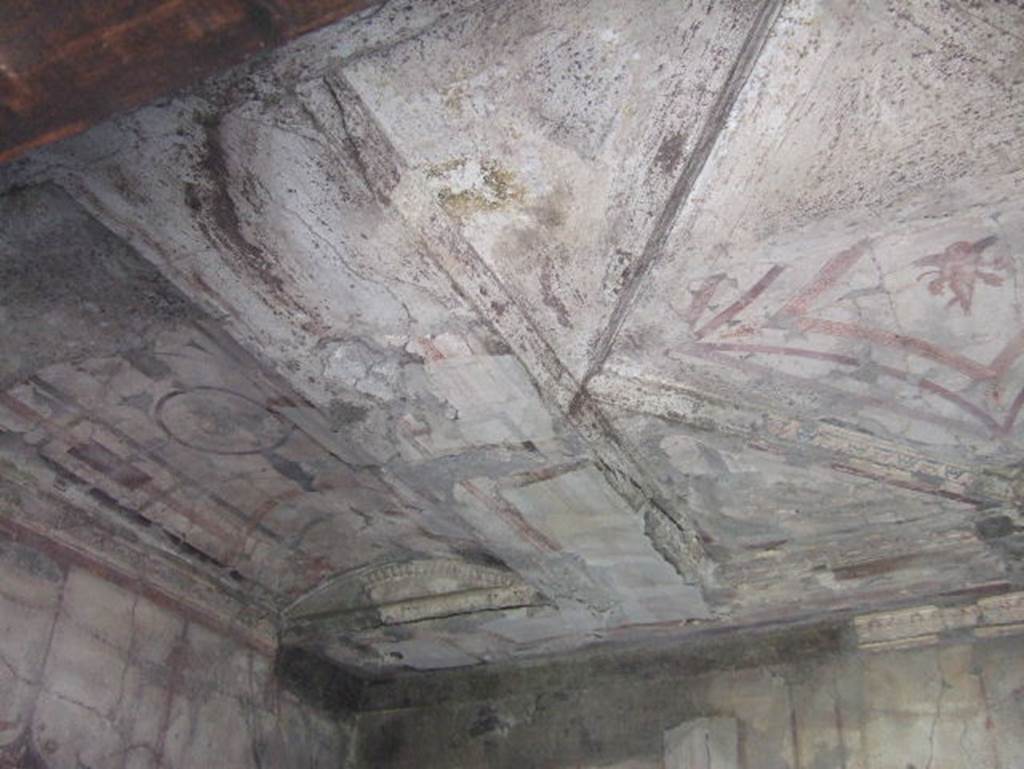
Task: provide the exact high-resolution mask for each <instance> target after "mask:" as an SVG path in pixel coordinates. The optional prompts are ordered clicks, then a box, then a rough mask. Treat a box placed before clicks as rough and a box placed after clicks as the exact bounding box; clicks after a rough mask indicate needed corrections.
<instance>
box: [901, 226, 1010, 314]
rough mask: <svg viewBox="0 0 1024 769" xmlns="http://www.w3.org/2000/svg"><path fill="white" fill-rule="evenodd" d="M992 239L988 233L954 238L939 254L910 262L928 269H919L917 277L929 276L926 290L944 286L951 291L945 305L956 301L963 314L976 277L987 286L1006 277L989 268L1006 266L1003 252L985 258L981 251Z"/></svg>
mask: <svg viewBox="0 0 1024 769" xmlns="http://www.w3.org/2000/svg"><path fill="white" fill-rule="evenodd" d="M995 242H996V237H995V235H989V236H988V237H987V238H982V239H981V240H976V241H974V242H973V243H971V242H969V241H966V240H958V241H957V242H956V243H953V244H951V245H949V246H947V247H946V249H945V250H944V251H943V252H942V253H940V254H929V255H928V256H923V257H921V258H920V259H917V260H915V261H914V264H915V265H917V266H918V267H931V268H932V269H930V270H926V271H925V272H923V273H921V274H920V275H919V276H918V277H917V279H918V280H921V279H922V278H926V277H931V280H929V282H928V291H929V292H930V293H931V294H933V295H935V296H939V295H941V294H943V293H944V292H945V291H946V289H947V288H948V289H949V290H950V291H952V293H953V298H952V299H950V300H949V302H948V303H947V305H946V306H947V307H952V306H953V305H954V304H959V305H960V308H961V309H962V310H963V312H964V315H969V314H970V312H971V303H972V301H973V300H974V284H975V282H976V281H977V280H979V279H980V280H982V281H983V282H984V283H986V284H988V285H990V286H1001V285H1002V284H1003V282H1004V281H1005V280H1006V278H1005V276H1003V275H999V274H997V272H993V271H1003V272H1006V271H1007V270H1008V269H1009V268H1010V264H1009V260H1008V259H1007V258H1006V257H1004V256H993V257H991V258H988V259H986V257H985V255H984V253H983V252H984V251H985V249H986V248H988V247H989V246H991V245H992V244H993V243H995Z"/></svg>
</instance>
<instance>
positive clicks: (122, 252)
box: [0, 185, 202, 390]
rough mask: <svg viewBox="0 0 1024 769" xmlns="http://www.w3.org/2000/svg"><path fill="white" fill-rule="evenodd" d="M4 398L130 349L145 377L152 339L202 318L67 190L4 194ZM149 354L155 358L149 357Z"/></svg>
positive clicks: (0, 305)
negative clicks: (50, 373) (48, 370)
mask: <svg viewBox="0 0 1024 769" xmlns="http://www.w3.org/2000/svg"><path fill="white" fill-rule="evenodd" d="M0 219H2V220H3V222H4V240H3V243H2V244H0V310H2V318H3V321H2V324H3V332H4V355H3V356H2V358H0V390H4V389H7V388H8V387H10V386H11V385H12V384H14V383H16V382H19V381H24V380H25V379H26V378H27V377H29V376H30V375H32V374H33V373H35V372H37V371H39V370H40V369H43V368H45V367H47V366H49V365H52V364H54V363H60V362H76V361H79V360H84V359H86V358H98V357H106V356H110V355H117V354H122V353H125V352H128V351H130V359H132V360H133V362H138V363H139V366H140V370H143V368H145V367H147V366H146V364H147V362H149V363H152V364H153V365H150V366H148V371H143V373H146V374H147V376H148V375H150V374H156V373H157V372H158V370H159V368H160V366H159V363H153V356H152V355H151V354H150V353H148V352H146V351H147V349H148V348H147V343H148V341H149V340H150V339H151V338H152V336H153V334H154V333H155V332H156V331H158V330H160V329H164V328H170V327H173V326H175V325H177V324H180V323H183V322H188V321H190V320H194V319H197V318H199V317H202V313H201V312H200V311H199V310H198V309H197V308H196V307H195V306H194V305H192V304H191V303H190V302H189V301H188V300H187V299H186V298H185V297H184V296H183V295H182V294H181V293H179V292H178V290H177V289H176V288H174V286H172V285H171V284H170V283H169V282H168V281H167V280H166V279H165V278H164V277H163V276H162V275H161V274H160V273H159V272H158V271H157V270H156V269H155V268H154V267H153V266H152V265H150V264H149V263H148V262H146V261H145V260H144V259H143V258H142V257H141V256H139V255H138V254H137V253H136V252H135V251H134V250H133V249H132V248H130V247H129V246H128V245H127V244H126V243H125V242H124V241H123V240H121V239H120V238H118V237H117V236H116V235H114V234H113V233H112V232H110V231H109V230H108V229H106V228H105V227H104V226H103V225H101V224H100V223H99V222H97V221H96V220H95V219H94V218H93V217H92V216H90V215H89V214H88V213H87V212H86V211H85V210H84V209H82V208H81V207H80V206H79V205H78V203H77V202H75V201H74V200H73V199H72V198H71V197H70V196H69V195H67V193H65V192H64V191H63V190H61V189H59V188H57V187H55V186H52V185H44V186H38V187H28V188H19V189H18V190H15V191H9V192H8V193H7V194H5V195H2V196H0ZM147 356H148V357H147Z"/></svg>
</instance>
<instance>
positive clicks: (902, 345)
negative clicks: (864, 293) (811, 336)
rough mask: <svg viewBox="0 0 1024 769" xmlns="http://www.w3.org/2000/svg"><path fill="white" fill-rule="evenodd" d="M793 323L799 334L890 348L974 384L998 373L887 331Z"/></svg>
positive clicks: (811, 321) (834, 322) (819, 321)
mask: <svg viewBox="0 0 1024 769" xmlns="http://www.w3.org/2000/svg"><path fill="white" fill-rule="evenodd" d="M797 323H798V324H799V327H800V329H801V330H802V331H811V332H815V333H819V334H825V335H827V336H834V337H839V338H845V339H858V340H860V341H863V342H873V343H874V344H880V345H883V346H885V347H894V348H896V349H899V350H904V351H906V352H911V353H914V354H915V355H919V356H921V357H922V358H928V359H930V360H934V361H935V362H936V363H941V364H943V365H945V366H949V367H950V368H952V369H954V370H956V371H959V372H960V373H962V374H965V375H966V376H968V377H970V378H971V379H974V380H976V381H985V380H989V379H994V378H995V377H996V376H997V375H998V372H996V371H995V370H994V369H993V368H992V367H991V366H985V365H983V364H981V363H978V362H977V361H973V360H971V359H970V358H965V357H963V356H962V355H957V354H956V353H952V352H949V351H948V350H944V349H942V348H941V347H939V346H938V345H934V344H932V343H931V342H926V341H924V340H923V339H918V338H917V337H912V336H906V335H904V334H894V333H892V332H891V331H884V330H882V329H879V328H869V327H867V326H859V325H857V324H855V323H844V322H842V321H837V320H824V319H821V318H805V317H801V318H798V319H797Z"/></svg>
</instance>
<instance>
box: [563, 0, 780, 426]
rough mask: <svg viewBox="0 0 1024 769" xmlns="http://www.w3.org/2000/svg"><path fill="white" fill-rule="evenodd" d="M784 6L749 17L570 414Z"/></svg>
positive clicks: (772, 2)
mask: <svg viewBox="0 0 1024 769" xmlns="http://www.w3.org/2000/svg"><path fill="white" fill-rule="evenodd" d="M784 2H785V0H766V2H765V3H764V5H763V6H762V7H761V10H760V12H759V13H758V15H757V17H756V18H755V19H754V22H753V24H752V25H751V28H750V31H749V32H748V33H747V37H746V39H745V40H744V41H743V45H742V46H741V48H740V52H739V54H738V55H737V57H736V59H735V61H734V62H733V65H732V68H731V69H730V70H729V75H728V77H727V78H726V81H725V85H724V86H723V88H722V90H721V92H720V93H719V94H718V98H717V99H716V100H715V104H714V106H713V107H712V109H711V112H710V113H709V115H708V118H707V120H706V121H705V123H704V127H703V128H702V129H701V133H700V138H699V140H698V141H697V144H696V146H695V147H694V148H693V152H691V153H690V154H689V156H688V157H687V159H686V163H685V164H684V166H683V169H682V171H681V172H680V173H679V176H678V177H677V178H676V181H675V184H674V185H673V186H672V192H671V193H670V194H669V197H668V200H667V201H666V202H665V205H664V206H663V207H662V209H661V212H660V213H659V214H658V218H657V220H656V221H655V223H654V227H653V228H652V229H651V234H650V235H649V236H648V238H647V242H646V243H645V244H644V248H643V251H642V252H641V253H640V257H639V258H638V259H637V263H636V269H634V270H633V272H632V275H631V276H630V279H629V281H628V282H627V284H626V286H625V287H624V288H623V289H622V293H621V294H620V295H619V300H618V301H617V302H616V303H615V307H614V309H613V310H612V312H611V315H609V317H608V323H607V325H606V326H605V328H604V331H603V332H602V334H601V337H600V339H599V340H598V343H597V346H596V347H595V350H594V357H593V359H592V360H591V362H590V366H589V367H588V368H587V371H586V373H585V374H584V376H583V379H582V381H581V382H580V387H579V390H578V391H577V392H576V395H575V396H574V397H573V401H572V404H571V406H570V413H574V412H576V411H578V410H579V408H580V405H581V401H582V399H583V398H585V397H586V394H587V386H588V385H589V383H590V380H591V379H593V378H594V377H595V376H596V375H597V374H598V373H600V371H601V369H602V368H604V364H605V362H606V361H607V360H608V357H609V356H610V355H611V351H612V347H613V345H614V344H615V340H616V339H617V338H618V335H619V331H620V330H621V329H622V326H623V324H624V323H625V320H626V317H627V316H628V315H629V313H630V310H632V308H633V304H634V302H635V300H636V297H637V295H638V294H639V292H640V289H641V288H642V287H643V285H644V283H645V282H646V280H647V277H648V276H649V275H650V273H651V270H652V269H653V268H654V265H655V264H656V263H657V262H658V260H659V259H660V258H661V256H662V255H663V253H664V250H665V245H666V243H667V241H668V236H669V231H670V230H671V228H672V225H673V223H674V222H675V220H676V217H677V216H678V214H679V212H680V210H681V209H682V207H683V205H684V204H685V203H686V201H687V200H688V199H689V197H690V193H691V192H692V191H693V188H694V186H695V185H696V183H697V180H698V179H699V178H700V176H701V174H702V173H703V172H704V168H705V166H706V165H707V162H708V160H709V158H710V157H711V152H712V150H713V149H714V148H715V145H716V144H717V143H718V139H719V137H720V136H721V133H722V129H723V128H724V127H725V123H726V121H727V120H728V119H729V115H730V114H731V113H732V111H733V108H734V107H735V105H736V101H737V99H738V98H739V95H740V93H741V92H742V91H743V88H744V87H745V86H746V84H747V81H748V80H749V78H750V74H751V72H752V71H753V69H754V64H755V63H756V62H757V60H758V59H759V58H760V56H761V52H762V51H763V50H764V46H765V43H766V42H767V40H768V37H769V35H770V34H771V30H772V28H773V27H774V25H775V20H776V19H777V18H778V16H779V12H780V11H781V9H782V6H783V3H784Z"/></svg>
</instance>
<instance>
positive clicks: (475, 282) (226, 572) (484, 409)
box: [0, 0, 1024, 769]
mask: <svg viewBox="0 0 1024 769" xmlns="http://www.w3.org/2000/svg"><path fill="white" fill-rule="evenodd" d="M1022 40H1024V12H1022V10H1021V8H1020V7H1019V4H1016V3H1005V2H997V1H996V0H972V1H971V2H948V1H947V0H941V1H940V0H918V1H916V2H910V3H897V2H884V1H883V0H858V2H835V1H833V0H786V1H783V0H765V2H758V3H754V2H745V1H742V0H729V1H728V2H715V3H661V2H655V1H654V0H651V1H650V2H646V1H645V2H634V3H616V2H604V1H603V0H580V1H579V2H571V3H551V2H541V1H539V0H538V1H537V2H517V3H503V2H498V1H497V0H479V1H476V2H474V1H473V0H452V1H451V2H444V3H412V4H404V5H403V4H399V3H386V4H384V5H383V6H382V7H380V8H378V9H376V10H374V11H372V12H367V13H366V14H363V15H360V16H357V17H353V18H352V19H349V20H347V21H346V22H345V23H343V24H340V25H337V26H335V27H332V28H328V29H325V30H323V31H321V32H319V33H317V34H316V35H314V36H312V37H309V38H307V39H304V40H302V41H300V42H298V43H296V44H293V45H291V46H289V47H286V48H283V49H280V50H278V51H276V52H274V53H273V54H271V55H268V56H265V57H263V58H262V59H260V60H258V61H256V62H254V63H252V64H251V65H248V66H246V67H244V68H242V69H238V70H235V71H232V72H229V73H226V74H224V75H223V76H221V77H219V78H218V79H216V80H213V81H210V82H208V83H206V84H204V85H202V86H200V87H197V88H194V89H192V90H190V91H188V92H185V93H183V94H179V95H178V96H176V97H174V98H172V99H168V100H165V101H163V102H161V103H158V104H154V105H151V106H149V107H146V108H144V109H141V110H138V111H136V112H134V113H132V114H129V115H124V116H121V117H119V118H118V119H116V120H114V121H111V122H109V123H107V124H104V125H101V126H97V127H96V128H94V129H93V130H91V131H89V132H88V133H86V134H83V135H81V136H79V137H76V138H75V139H73V140H70V141H67V142H64V143H62V144H59V145H54V146H52V147H50V148H48V149H46V150H45V151H41V152H39V153H37V154H35V155H33V156H30V157H27V158H25V159H24V160H22V161H19V162H17V163H15V164H13V165H10V166H7V167H4V168H3V169H2V171H0V249H2V252H0V254H2V260H0V322H2V323H3V327H4V330H5V331H6V332H8V333H5V334H4V335H3V340H2V342H0V353H2V355H0V499H2V500H3V502H4V504H2V505H0V526H2V527H3V528H4V529H5V530H7V531H9V532H12V533H14V534H17V535H18V536H19V537H24V538H27V539H26V541H28V540H31V541H32V542H33V543H36V544H40V543H43V544H45V547H44V549H46V548H50V549H52V550H53V551H54V552H60V553H63V554H65V555H67V556H68V557H71V556H73V560H74V563H75V564H76V568H80V569H82V570H84V571H86V572H91V573H93V574H96V575H103V577H104V578H106V579H110V580H113V581H115V582H119V583H120V584H129V583H130V584H132V585H135V586H138V590H139V592H140V593H141V594H144V595H146V596H150V597H152V598H154V599H159V600H160V601H166V602H169V603H171V604H174V605H176V606H177V607H178V610H179V611H180V612H181V613H182V614H183V615H187V616H189V617H190V618H191V619H190V621H193V620H194V621H196V622H199V621H200V620H201V621H202V622H204V623H206V624H209V625H213V626H216V627H217V628H219V630H220V631H222V632H224V633H227V634H229V635H231V637H233V638H236V639H239V640H244V641H245V642H246V643H249V644H251V645H254V646H257V647H259V648H260V649H262V650H263V651H265V652H266V653H268V654H269V653H271V652H272V651H273V650H274V649H275V647H276V643H277V640H278V637H279V636H280V637H285V638H289V639H292V640H293V641H294V642H295V643H300V644H301V645H302V646H303V647H304V648H305V650H306V651H307V652H309V653H310V654H314V655H319V656H326V657H329V658H330V659H333V660H335V661H336V662H339V663H341V664H342V665H344V666H346V667H347V668H350V669H354V670H358V671H361V672H362V673H363V674H365V675H367V676H384V675H389V674H393V673H396V672H399V671H403V670H408V669H412V670H433V669H437V668H446V667H463V666H476V665H481V664H484V663H493V662H500V661H512V660H521V659H525V658H531V657H537V656H541V655H545V654H549V653H556V652H566V651H573V650H578V649H581V648H583V647H587V646H590V645H620V646H625V645H629V644H634V643H641V642H650V641H654V640H658V639H681V638H686V637H689V636H692V635H694V634H697V633H701V632H709V631H716V632H718V631H727V630H729V629H739V628H744V629H751V628H756V627H758V626H760V625H764V624H765V623H779V622H795V621H798V620H799V621H803V620H806V619H808V618H811V617H815V616H821V615H823V614H832V613H836V612H874V611H881V610H884V609H887V608H890V607H893V606H907V605H910V604H921V605H928V606H931V605H938V604H941V605H945V603H944V602H946V601H948V600H952V599H953V598H956V599H957V600H968V599H973V598H976V597H979V596H990V595H995V594H1000V593H1002V592H1007V591H1013V590H1014V589H1015V588H1018V587H1020V585H1021V580H1022V574H1024V572H1022V569H1021V564H1022V550H1024V547H1022V537H1024V521H1022V520H1021V515H1020V510H1021V509H1022V494H1024V476H1022V475H1021V469H1020V449H1021V430H1020V425H1019V412H1020V410H1021V408H1022V406H1024V391H1022V389H1021V388H1022V387H1024V362H1022V361H1021V354H1022V353H1024V327H1022V315H1021V307H1020V301H1019V294H1020V288H1021V285H1020V278H1021V275H1022V274H1024V273H1022V272H1021V265H1022V261H1021V259H1022V254H1021V248H1022V244H1024V203H1022V201H1024V197H1022V191H1024V169H1022V165H1021V158H1022V157H1024V51H1022ZM41 546H42V545H41ZM401 574H405V575H406V577H397V576H395V575H401ZM367 575H378V576H380V575H391V577H386V578H384V577H382V579H383V582H377V581H374V579H370V578H368V577H367ZM409 575H412V576H409ZM453 575H457V576H453ZM389 580H392V581H389ZM314 606H315V611H313V610H312V609H311V608H310V607H314ZM303 607H305V608H303ZM58 640H59V639H58ZM112 642H113V641H112ZM17 696H18V697H21V696H23V695H22V694H18V695H17ZM101 704H102V706H103V707H107V705H108V704H109V703H106V702H104V703H101ZM915 763H916V759H915ZM919 769H920V767H919ZM930 769H936V767H934V766H933V767H931V768H930Z"/></svg>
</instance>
